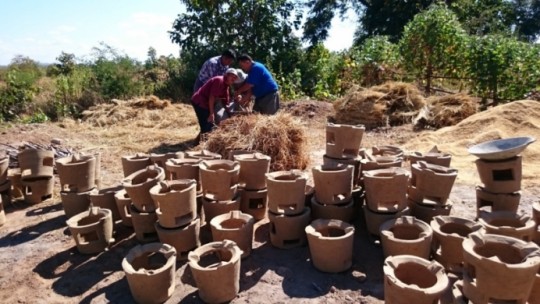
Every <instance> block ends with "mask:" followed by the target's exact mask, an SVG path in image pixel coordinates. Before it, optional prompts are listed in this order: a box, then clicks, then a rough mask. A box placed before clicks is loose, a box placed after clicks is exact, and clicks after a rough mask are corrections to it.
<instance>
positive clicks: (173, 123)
mask: <svg viewBox="0 0 540 304" xmlns="http://www.w3.org/2000/svg"><path fill="white" fill-rule="evenodd" d="M83 121H85V122H87V123H89V124H91V125H92V126H95V127H108V126H113V125H114V126H125V127H133V128H134V129H135V128H155V129H167V128H182V127H186V126H190V125H193V124H196V123H197V119H196V118H195V115H194V114H193V109H192V108H191V106H189V105H185V104H174V105H172V104H171V102H170V101H168V100H160V99H159V98H157V97H155V96H150V97H145V98H137V99H133V100H129V101H123V100H113V102H112V103H108V104H100V105H97V106H94V107H92V108H90V109H88V110H86V111H84V112H83Z"/></svg>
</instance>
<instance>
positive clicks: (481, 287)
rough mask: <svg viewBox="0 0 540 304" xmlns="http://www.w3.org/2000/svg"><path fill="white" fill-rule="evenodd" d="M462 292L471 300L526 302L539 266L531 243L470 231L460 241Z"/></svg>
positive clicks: (539, 251) (539, 258) (539, 254)
mask: <svg viewBox="0 0 540 304" xmlns="http://www.w3.org/2000/svg"><path fill="white" fill-rule="evenodd" d="M463 261H464V271H463V293H464V294H465V296H466V297H467V298H468V299H473V301H474V303H488V301H489V302H491V301H493V300H496V301H497V300H498V301H501V300H507V301H509V300H513V301H516V302H517V303H525V302H526V300H527V298H528V295H529V293H530V291H531V289H532V287H533V285H534V282H535V276H536V274H537V272H538V267H539V266H540V249H539V248H538V246H537V245H535V244H533V243H527V242H525V241H522V240H519V239H516V238H513V237H508V236H502V235H495V234H481V233H478V232H475V233H471V234H469V237H468V238H466V239H465V240H464V241H463Z"/></svg>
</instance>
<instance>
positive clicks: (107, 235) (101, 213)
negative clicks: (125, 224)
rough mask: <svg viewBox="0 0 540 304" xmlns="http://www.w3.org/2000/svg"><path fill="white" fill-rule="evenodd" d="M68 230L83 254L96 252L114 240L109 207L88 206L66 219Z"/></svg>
mask: <svg viewBox="0 0 540 304" xmlns="http://www.w3.org/2000/svg"><path fill="white" fill-rule="evenodd" d="M66 224H67V226H68V227H69V231H70V232H71V235H72V236H73V239H74V240H75V243H76V244H77V250H79V252H80V253H83V254H92V253H98V252H102V251H103V250H105V248H107V247H109V245H110V244H111V243H113V242H114V239H113V237H112V234H113V220H112V213H111V210H109V209H103V208H99V207H89V209H88V210H87V211H84V212H81V213H79V214H77V215H75V216H72V217H71V218H69V220H67V221H66Z"/></svg>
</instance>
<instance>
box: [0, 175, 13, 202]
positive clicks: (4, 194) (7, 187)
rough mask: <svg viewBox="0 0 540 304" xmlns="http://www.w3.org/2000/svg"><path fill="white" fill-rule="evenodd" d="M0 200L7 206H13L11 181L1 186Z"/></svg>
mask: <svg viewBox="0 0 540 304" xmlns="http://www.w3.org/2000/svg"><path fill="white" fill-rule="evenodd" d="M0 199H1V200H2V201H3V202H4V203H7V204H11V181H10V180H6V181H4V183H2V184H0Z"/></svg>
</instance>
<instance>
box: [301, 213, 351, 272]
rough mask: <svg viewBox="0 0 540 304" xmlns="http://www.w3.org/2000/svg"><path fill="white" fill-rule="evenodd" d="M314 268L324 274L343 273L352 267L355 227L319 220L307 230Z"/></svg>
mask: <svg viewBox="0 0 540 304" xmlns="http://www.w3.org/2000/svg"><path fill="white" fill-rule="evenodd" d="M305 232H306V235H307V240H308V244H309V252H310V255H311V260H312V262H313V266H315V268H317V269H318V270H320V271H323V272H333V273H335V272H342V271H345V270H347V269H349V268H350V267H351V266H352V254H353V240H354V226H352V225H350V224H347V223H345V222H343V221H340V220H325V219H319V220H315V221H313V222H311V224H310V225H309V226H307V227H306V228H305Z"/></svg>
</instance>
